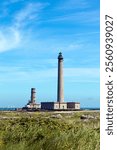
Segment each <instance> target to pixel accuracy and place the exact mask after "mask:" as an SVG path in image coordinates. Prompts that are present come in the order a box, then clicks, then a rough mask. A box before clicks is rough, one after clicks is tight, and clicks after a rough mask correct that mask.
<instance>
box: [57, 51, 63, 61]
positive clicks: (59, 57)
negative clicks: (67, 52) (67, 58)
mask: <svg viewBox="0 0 117 150" xmlns="http://www.w3.org/2000/svg"><path fill="white" fill-rule="evenodd" d="M58 59H60V60H61V59H63V56H62V53H61V52H60V53H59V55H58Z"/></svg>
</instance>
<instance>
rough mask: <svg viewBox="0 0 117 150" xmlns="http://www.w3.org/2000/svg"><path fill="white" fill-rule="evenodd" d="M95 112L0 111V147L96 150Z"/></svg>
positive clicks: (0, 149) (12, 149)
mask: <svg viewBox="0 0 117 150" xmlns="http://www.w3.org/2000/svg"><path fill="white" fill-rule="evenodd" d="M99 141H100V118H99V112H75V113H73V112H69V113H60V112H56V113H55V112H0V150H99V149H100V147H99V145H100V143H99Z"/></svg>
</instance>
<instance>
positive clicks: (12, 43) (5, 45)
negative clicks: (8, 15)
mask: <svg viewBox="0 0 117 150" xmlns="http://www.w3.org/2000/svg"><path fill="white" fill-rule="evenodd" d="M20 41H21V35H20V33H19V31H18V30H16V29H14V28H6V29H3V30H1V31H0V52H4V51H8V50H11V49H14V48H17V47H18V45H19V43H20Z"/></svg>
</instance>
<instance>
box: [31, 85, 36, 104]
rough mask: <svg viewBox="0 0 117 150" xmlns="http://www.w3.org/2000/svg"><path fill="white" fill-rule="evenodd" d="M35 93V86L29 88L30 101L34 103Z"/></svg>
mask: <svg viewBox="0 0 117 150" xmlns="http://www.w3.org/2000/svg"><path fill="white" fill-rule="evenodd" d="M35 94H36V89H35V88H31V103H32V104H34V103H35V98H36V96H35Z"/></svg>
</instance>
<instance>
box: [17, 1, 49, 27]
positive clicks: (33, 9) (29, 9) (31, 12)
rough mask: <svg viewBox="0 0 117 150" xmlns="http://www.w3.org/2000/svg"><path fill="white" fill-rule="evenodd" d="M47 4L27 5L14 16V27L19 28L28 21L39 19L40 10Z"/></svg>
mask: <svg viewBox="0 0 117 150" xmlns="http://www.w3.org/2000/svg"><path fill="white" fill-rule="evenodd" d="M47 5H48V3H39V2H38V3H28V4H27V5H26V6H25V7H24V8H22V9H21V10H20V11H19V12H18V13H17V14H16V15H15V27H17V28H20V27H22V26H23V25H26V24H27V23H28V22H29V21H31V20H34V19H36V18H38V17H39V14H40V10H42V9H43V8H44V7H45V6H47Z"/></svg>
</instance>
